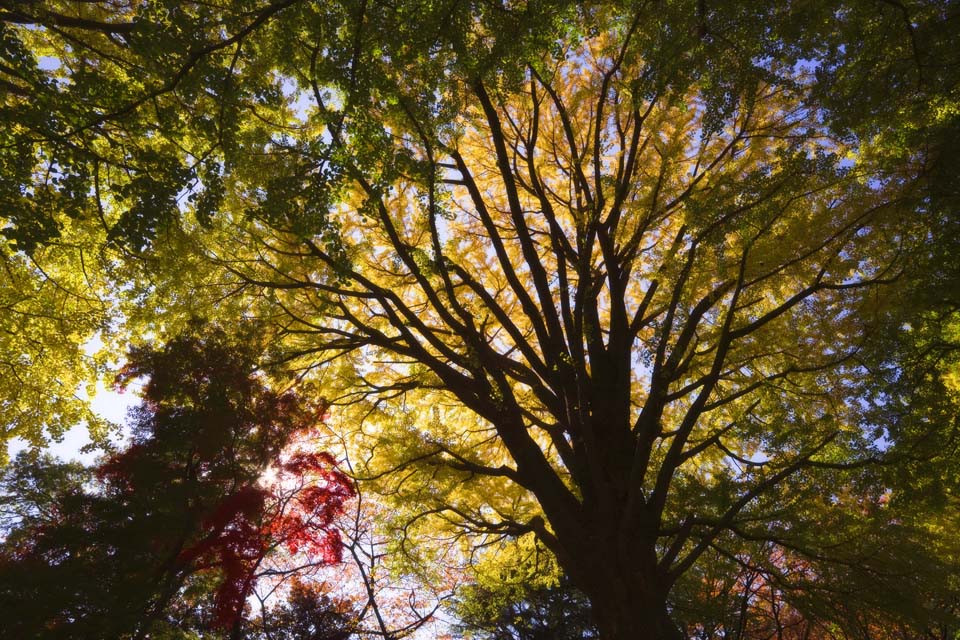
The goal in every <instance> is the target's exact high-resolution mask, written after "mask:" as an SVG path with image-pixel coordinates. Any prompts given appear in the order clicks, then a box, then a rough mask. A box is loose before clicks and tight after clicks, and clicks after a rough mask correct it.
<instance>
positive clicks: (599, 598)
mask: <svg viewBox="0 0 960 640" xmlns="http://www.w3.org/2000/svg"><path fill="white" fill-rule="evenodd" d="M598 539H603V537H602V536H598ZM633 542H634V545H633V546H632V548H630V549H620V551H619V552H618V550H617V547H616V545H615V544H609V543H608V544H603V543H599V542H597V541H596V540H595V541H594V542H593V543H591V544H580V545H577V548H576V550H575V552H574V553H572V554H569V555H566V557H564V558H563V559H562V560H561V564H562V565H564V569H565V570H566V572H567V574H568V575H569V576H570V578H571V579H572V580H573V582H574V584H576V586H577V587H578V588H579V589H580V590H581V591H583V592H584V593H585V594H586V595H587V597H588V598H589V599H590V605H591V610H592V614H593V618H594V621H595V623H596V625H597V629H598V630H599V632H600V639H601V640H682V639H683V638H685V637H686V636H685V634H684V633H683V632H682V631H681V630H680V629H679V628H678V627H677V625H676V624H675V623H674V622H673V620H672V619H671V617H670V615H669V612H668V610H667V593H668V589H667V588H666V587H665V586H664V585H662V584H661V582H660V578H659V576H658V574H657V568H656V553H655V548H654V547H653V545H644V544H643V542H642V541H641V539H639V536H638V539H634V540H633ZM644 547H647V548H646V549H644ZM564 561H565V562H564Z"/></svg>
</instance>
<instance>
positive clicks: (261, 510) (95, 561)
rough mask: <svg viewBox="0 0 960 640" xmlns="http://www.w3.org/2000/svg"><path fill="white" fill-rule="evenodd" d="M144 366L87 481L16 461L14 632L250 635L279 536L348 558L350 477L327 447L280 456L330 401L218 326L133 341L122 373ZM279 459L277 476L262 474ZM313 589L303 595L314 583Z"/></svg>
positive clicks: (6, 558)
mask: <svg viewBox="0 0 960 640" xmlns="http://www.w3.org/2000/svg"><path fill="white" fill-rule="evenodd" d="M144 377H145V378H148V380H147V382H146V383H145V384H144V387H143V397H144V403H143V404H142V405H141V406H140V407H139V408H137V409H136V410H134V412H133V415H132V418H133V425H132V426H133V430H134V434H133V442H132V443H131V444H130V445H129V446H128V447H126V448H125V449H124V450H123V451H121V452H119V453H116V454H114V455H112V456H111V457H109V458H107V459H106V460H105V461H104V462H102V463H101V464H100V465H99V466H98V467H97V468H96V469H95V470H93V471H89V472H87V477H86V479H85V480H71V481H70V482H66V483H65V482H63V479H64V478H67V479H71V478H73V477H74V476H75V475H76V474H77V473H78V472H77V470H76V469H74V468H73V467H72V466H70V465H62V464H54V463H51V462H50V461H49V460H44V459H40V460H38V461H37V462H35V463H33V464H26V463H25V461H24V460H23V459H22V458H21V459H18V464H17V465H16V466H15V467H14V468H13V469H12V470H11V471H10V472H9V473H8V483H7V485H8V486H7V487H5V489H6V491H5V493H7V494H8V495H10V496H11V498H13V495H12V494H13V491H17V490H18V489H19V488H21V487H28V488H31V490H30V491H29V492H27V493H25V494H22V495H19V496H16V497H15V499H16V500H17V501H19V502H20V503H22V504H23V505H25V506H23V507H21V508H18V509H17V512H18V516H19V517H18V521H17V522H15V523H14V526H13V527H12V528H11V530H10V531H9V535H8V537H7V539H6V541H5V543H4V545H3V547H2V556H0V606H2V608H3V610H4V612H5V616H6V617H8V618H9V619H10V622H9V624H8V625H6V630H7V632H8V633H11V634H14V635H19V636H22V637H51V638H53V637H93V636H104V637H105V636H109V637H118V638H119V637H134V638H142V637H147V636H148V635H151V636H155V635H157V634H162V633H167V634H169V633H173V632H174V631H176V630H179V631H181V632H183V633H186V632H187V631H188V630H189V629H190V628H192V627H196V628H199V629H201V630H202V629H204V628H206V629H209V630H213V631H216V630H218V629H226V630H230V629H232V630H233V631H232V635H231V637H239V636H238V635H237V634H239V633H240V632H241V631H242V622H243V618H242V613H243V610H244V606H245V600H246V598H247V596H248V595H249V594H250V591H251V588H252V585H253V582H254V580H255V579H256V578H257V575H258V568H259V565H260V564H261V563H262V562H263V561H264V559H265V557H266V556H267V555H268V554H270V553H275V552H276V551H277V549H278V548H279V547H280V546H281V545H282V546H284V547H286V548H287V549H289V551H290V553H294V554H296V553H297V552H298V551H300V550H302V553H303V554H304V555H305V556H306V557H310V558H312V559H313V561H314V562H316V563H319V564H329V563H333V562H337V561H339V557H340V555H339V554H340V539H339V536H338V533H337V530H336V529H335V528H334V518H335V517H336V516H337V515H338V514H339V513H340V511H341V510H342V508H343V504H344V502H345V501H346V500H348V499H349V497H350V496H351V495H352V489H351V486H350V483H349V481H348V480H347V479H346V478H345V476H343V475H342V474H341V473H340V472H339V471H337V470H336V467H335V464H334V462H333V460H332V458H330V457H329V456H328V455H326V454H318V453H311V454H302V453H300V454H292V455H289V456H282V455H281V453H282V452H283V450H284V448H285V447H286V445H287V443H289V442H290V441H291V439H292V438H293V437H294V436H296V435H297V434H298V433H300V432H304V431H307V430H310V429H312V428H314V426H315V423H316V422H317V421H318V420H320V418H321V414H322V412H323V411H324V410H325V409H324V407H323V406H320V407H316V406H313V407H312V406H310V405H308V404H305V403H303V402H301V401H300V399H299V398H297V397H296V396H295V395H294V394H292V393H289V392H288V393H285V394H281V393H276V392H273V391H270V390H269V389H267V388H266V387H265V386H264V385H263V382H262V381H261V380H260V379H258V378H257V377H256V375H255V373H254V371H253V369H252V366H251V361H250V359H249V355H248V354H246V353H244V352H242V351H238V350H237V349H236V348H235V347H233V346H232V345H231V344H230V343H229V341H227V339H226V337H225V335H223V334H222V333H218V332H216V331H209V330H208V331H207V335H205V336H204V337H202V338H200V337H192V336H190V337H183V338H180V339H179V340H175V341H172V342H170V343H169V344H167V345H165V346H164V347H163V348H159V349H155V348H141V349H136V350H134V351H133V352H132V353H131V355H130V360H129V363H128V364H127V366H126V368H125V370H124V375H123V378H122V379H123V380H130V379H133V378H144ZM24 455H25V454H24ZM270 464H273V465H275V468H276V470H275V474H276V476H277V481H276V483H275V484H274V485H273V486H270V485H267V486H264V485H263V484H262V482H261V475H262V474H263V473H264V472H265V470H266V469H267V466H268V465H270ZM94 481H96V484H97V485H99V486H98V488H97V490H96V491H93V490H92V489H91V488H90V485H91V484H94ZM51 487H53V488H54V491H53V492H52V493H53V495H51ZM304 589H306V590H304ZM300 591H303V593H301V594H300V596H301V597H300V599H301V600H303V599H304V598H306V593H307V592H308V591H309V589H308V588H306V587H304V588H301V589H300ZM300 591H298V592H297V593H300ZM314 604H317V605H318V606H319V605H320V604H323V602H322V601H319V600H317V601H316V602H314ZM296 606H297V607H299V608H298V610H301V609H302V610H303V612H307V610H308V609H309V607H308V606H307V605H306V601H305V600H304V602H301V603H300V604H299V605H296ZM314 614H315V615H317V616H321V617H322V615H321V612H320V611H316V612H314ZM284 615H285V616H286V618H290V617H291V616H293V615H294V612H292V611H291V612H288V613H287V614H284ZM318 619H319V618H318ZM337 619H339V618H337ZM332 620H333V618H331V621H332ZM288 622H289V621H288ZM289 623H290V624H292V622H289ZM302 624H303V625H307V624H310V623H309V622H308V621H307V620H303V621H302ZM328 626H329V625H328ZM164 630H166V631H164ZM178 637H179V636H178ZM184 637H186V636H184Z"/></svg>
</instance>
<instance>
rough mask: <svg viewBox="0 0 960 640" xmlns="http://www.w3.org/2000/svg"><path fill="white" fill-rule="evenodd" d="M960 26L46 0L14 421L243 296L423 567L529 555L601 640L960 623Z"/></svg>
mask: <svg viewBox="0 0 960 640" xmlns="http://www.w3.org/2000/svg"><path fill="white" fill-rule="evenodd" d="M958 19H960V17H958V8H957V6H956V5H955V4H954V3H950V2H934V1H932V0H931V1H916V2H874V3H867V2H841V3H788V4H787V5H784V6H777V5H770V6H758V4H757V3H751V2H734V1H725V2H705V1H703V0H676V1H668V2H630V3H608V2H587V3H572V2H563V1H560V0H540V1H530V2H518V3H513V2H489V1H480V0H478V1H476V2H453V1H450V2H443V1H441V2H434V1H427V0H423V1H410V2H403V3H387V2H375V1H370V0H357V1H356V2H348V1H341V2H331V3H315V2H306V1H297V0H274V1H272V2H255V1H248V0H237V1H228V2H222V3H220V4H219V5H213V4H208V3H199V2H196V3H194V2H162V1H155V2H85V3H72V2H54V1H47V2H39V3H37V2H15V3H14V4H13V6H12V8H10V9H5V10H3V11H2V12H0V20H2V21H3V32H2V33H3V36H2V37H3V49H2V51H0V57H2V65H3V66H0V83H2V86H3V87H4V88H5V90H6V94H5V96H4V99H3V102H2V111H0V118H2V120H3V122H4V123H6V124H8V126H7V127H6V129H5V131H4V133H2V134H0V135H2V136H3V137H2V140H3V143H2V145H0V147H2V151H0V153H2V154H3V155H2V159H0V162H2V163H3V166H4V171H3V184H2V189H3V191H2V193H0V198H2V199H3V200H2V201H3V202H4V203H5V204H6V206H5V207H4V213H3V214H2V215H3V217H4V227H3V234H4V236H5V238H6V239H7V242H6V244H5V245H3V247H0V251H2V252H3V253H2V256H3V259H4V261H5V265H10V266H9V267H8V268H7V269H6V275H5V276H4V278H6V279H5V280H3V287H4V289H3V291H4V295H5V296H6V295H7V293H6V292H7V291H8V290H9V291H11V292H13V293H11V294H10V296H9V297H10V299H11V303H10V304H7V305H5V306H4V308H3V315H0V322H2V323H3V324H4V327H5V329H6V332H5V335H7V336H12V337H10V338H4V340H9V341H10V343H9V344H10V353H11V354H13V355H14V356H16V357H14V358H11V359H10V362H9V364H8V365H7V367H8V369H9V370H10V371H11V372H12V374H14V375H12V377H11V378H10V379H12V380H14V381H15V382H13V383H7V382H4V383H3V384H4V387H3V390H4V393H8V394H10V397H11V398H17V400H10V401H5V402H4V404H3V405H2V411H3V412H4V413H2V414H0V416H5V415H6V414H7V413H9V414H10V415H11V416H13V417H11V418H4V420H6V425H5V427H4V428H5V429H6V432H7V433H8V434H9V435H21V436H24V437H27V438H29V439H32V440H33V441H35V442H38V443H39V442H41V441H42V438H43V433H44V432H45V431H46V432H49V433H51V434H53V435H56V434H57V433H58V429H59V430H62V426H60V425H62V424H63V423H64V422H65V421H66V422H70V421H76V420H77V419H78V415H79V414H78V413H77V411H78V409H76V408H75V407H76V406H79V405H76V404H75V403H74V400H71V399H70V398H72V393H71V394H67V393H60V392H58V391H57V392H51V391H50V388H51V385H50V383H49V380H51V379H52V380H56V381H57V382H58V384H59V385H60V386H62V387H75V386H76V385H77V384H78V382H79V381H80V380H81V379H82V378H83V376H84V375H90V373H92V372H93V371H94V369H93V368H91V369H89V370H87V369H84V367H83V366H82V361H83V355H82V348H81V346H82V343H83V341H84V340H85V339H87V338H88V337H89V336H91V335H92V334H93V333H94V332H96V331H102V332H104V333H103V335H104V336H105V337H106V338H107V339H108V340H116V341H121V340H127V339H131V340H135V339H136V337H137V336H143V335H152V336H153V337H156V338H159V339H168V338H171V337H172V336H175V335H177V333H178V332H180V331H182V330H183V329H184V327H186V326H187V325H188V324H189V320H190V319H191V318H194V317H198V316H199V317H205V318H209V319H214V320H216V321H218V322H219V323H221V324H222V325H223V326H229V327H237V328H238V330H239V328H240V327H244V326H246V325H248V324H252V323H253V324H256V325H258V327H259V330H261V331H263V332H264V334H265V335H266V336H267V338H266V339H265V341H264V345H266V346H265V347H264V348H263V349H262V353H260V354H259V357H260V358H262V359H263V360H264V361H267V362H269V363H270V364H271V367H272V368H271V371H273V372H275V374H276V379H275V380H274V383H275V384H279V383H281V381H282V383H283V384H288V385H295V386H296V388H297V389H298V393H300V394H302V395H305V396H311V395H316V396H317V397H320V396H321V395H322V396H323V397H325V398H328V399H329V401H330V403H331V407H332V411H333V414H334V416H335V421H336V425H338V428H339V429H340V430H341V441H342V442H343V443H344V444H345V446H346V447H347V449H348V450H349V451H350V452H351V457H352V459H353V460H354V461H355V466H354V471H353V473H354V475H355V476H356V479H357V481H358V482H359V483H360V484H361V486H367V487H369V488H370V490H371V491H373V492H376V493H377V494H379V496H380V500H382V502H383V503H384V504H385V505H388V507H389V511H387V513H389V517H388V518H385V519H384V520H385V522H384V523H383V524H384V526H389V527H393V528H394V530H395V531H396V532H397V543H396V546H395V554H396V557H397V558H398V563H401V564H402V563H405V564H404V569H405V570H407V571H411V572H414V573H419V574H420V575H421V577H422V578H423V579H424V580H428V581H429V580H432V581H434V582H439V581H442V580H443V579H445V578H444V576H448V575H449V572H450V571H452V570H453V569H456V570H457V571H475V572H476V571H483V570H486V569H484V567H491V566H494V567H495V566H496V565H497V563H498V561H497V557H496V554H497V553H501V554H504V556H505V557H514V556H512V555H511V554H520V555H523V554H524V553H526V552H527V551H529V549H530V548H531V544H532V545H533V546H534V547H536V548H540V546H542V547H543V548H545V549H546V550H547V551H548V552H549V554H550V555H551V556H552V558H553V559H554V561H555V562H556V569H555V573H563V574H565V575H566V576H567V577H568V578H569V580H570V581H571V582H572V584H573V585H575V586H576V588H577V589H579V590H580V592H582V593H583V594H585V596H586V598H588V599H589V602H590V608H591V613H592V616H593V619H594V622H595V623H596V628H597V630H598V632H599V637H601V638H604V639H605V640H606V639H609V640H613V639H620V638H634V637H644V638H673V637H678V636H681V635H684V634H685V635H690V636H698V637H718V636H736V637H766V636H764V634H765V633H768V632H769V629H771V628H776V629H780V628H782V627H783V626H784V625H787V626H789V627H790V628H791V629H794V631H795V632H796V633H797V634H798V637H799V636H800V634H802V633H806V634H807V635H808V637H809V635H810V634H813V633H816V634H819V635H822V636H824V637H828V636H829V635H830V634H833V635H835V636H846V637H864V638H866V637H880V634H883V633H886V632H887V631H888V630H890V629H897V630H899V631H902V633H903V634H906V635H908V636H910V635H911V634H912V635H914V636H918V637H919V636H920V635H922V634H923V633H926V632H927V631H929V630H931V629H941V630H943V629H946V630H947V631H943V632H942V633H943V634H948V633H953V632H954V631H953V630H955V629H956V617H957V610H956V605H955V604H951V602H954V600H953V599H955V598H956V593H957V588H958V586H957V585H956V584H954V583H952V582H951V581H950V579H949V574H950V572H951V570H955V569H956V565H957V562H958V560H960V555H958V550H957V549H956V548H955V545H956V543H955V541H952V540H951V539H950V536H949V535H948V532H949V531H951V530H952V526H953V524H954V523H952V522H951V519H950V518H951V516H949V513H951V509H955V508H956V506H957V504H956V499H957V497H956V496H957V493H956V490H957V480H958V474H957V471H956V470H957V466H956V463H955V462H953V461H952V458H951V453H953V452H954V451H955V448H956V428H957V425H956V415H957V413H956V403H957V388H956V387H957V384H956V376H957V373H956V371H957V364H956V363H957V359H956V355H955V354H956V348H957V345H958V340H957V333H956V327H957V322H958V320H957V317H958V316H957V307H956V301H955V299H954V298H955V294H953V293H952V292H953V287H954V286H955V284H956V281H957V272H958V270H957V263H956V255H958V254H957V253H956V251H955V250H956V248H957V247H956V241H955V239H956V237H957V236H956V234H954V233H953V232H954V231H955V227H956V220H957V216H956V205H957V195H958V194H957V190H956V185H955V180H953V176H954V175H955V171H956V168H957V159H956V155H955V154H956V149H957V148H958V147H957V145H956V144H954V143H955V142H956V140H957V132H958V131H960V102H958V100H960V97H958V93H957V92H958V83H957V80H958V75H960V71H958V70H960V61H958V58H957V56H958V54H957V51H956V48H955V46H953V45H952V42H953V41H954V40H955V37H956V35H957V33H958V32H960V29H958V28H957V21H958ZM88 256H95V259H94V258H92V257H90V258H88ZM48 263H49V264H53V265H57V269H51V268H49V267H47V266H46V265H47V264H48ZM88 271H89V273H88ZM81 274H83V275H81ZM18 292H19V293H18ZM111 320H113V323H111ZM34 327H36V328H34ZM52 327H58V328H60V329H59V331H54V330H53V329H52ZM34 331H39V332H42V334H41V335H40V336H39V337H38V336H37V335H36V334H35V333H33V332H34ZM128 336H129V337H128ZM31 345H34V346H31ZM35 345H39V347H37V346H35ZM47 345H49V347H47ZM30 349H33V351H31V350H30ZM21 353H23V354H25V355H24V356H20V355H19V354H21ZM60 353H63V354H65V356H69V357H60V356H55V360H53V361H50V362H49V364H48V363H47V361H43V360H41V359H40V355H39V354H43V355H44V356H49V354H60ZM33 354H38V355H33ZM83 362H85V361H83ZM32 370H39V371H42V372H43V375H44V376H47V377H46V378H36V380H37V381H40V382H41V385H42V386H41V387H40V390H41V391H42V393H39V394H37V395H36V396H35V398H34V399H29V398H30V397H29V396H27V395H26V394H23V393H21V392H20V390H21V389H26V388H27V385H29V384H31V383H32V379H31V378H30V377H29V376H26V375H24V373H25V372H28V371H32ZM6 379H7V378H5V380H6ZM25 381H26V382H25ZM71 391H72V390H71ZM63 403H69V404H63ZM192 437H193V436H191V438H192ZM197 437H198V436H197ZM921 488H922V489H923V490H920V489H921ZM531 540H535V542H533V543H531V542H530V541H531ZM201 555H202V554H201ZM197 558H200V556H199V555H198V556H197ZM500 562H501V563H502V562H503V560H502V558H501V559H500ZM469 567H472V569H470V568H469ZM554 577H555V576H554ZM548 586H549V585H544V588H547V587H548ZM530 593H531V594H533V595H534V596H536V597H539V596H538V595H536V591H535V590H534V591H531V592H530ZM719 594H723V595H725V597H724V598H719V597H718V595H719ZM890 633H893V632H890ZM944 637H947V636H946V635H944Z"/></svg>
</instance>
